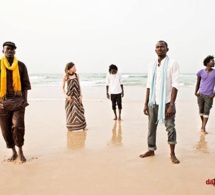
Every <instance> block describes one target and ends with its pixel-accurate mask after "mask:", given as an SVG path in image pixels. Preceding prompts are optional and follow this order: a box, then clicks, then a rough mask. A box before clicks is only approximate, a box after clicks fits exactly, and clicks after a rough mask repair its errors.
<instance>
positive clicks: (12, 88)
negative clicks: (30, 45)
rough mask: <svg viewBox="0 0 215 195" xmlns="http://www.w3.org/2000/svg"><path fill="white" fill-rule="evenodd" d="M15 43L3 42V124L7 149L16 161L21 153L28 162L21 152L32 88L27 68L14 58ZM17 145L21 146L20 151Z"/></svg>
mask: <svg viewBox="0 0 215 195" xmlns="http://www.w3.org/2000/svg"><path fill="white" fill-rule="evenodd" d="M15 50H16V45H15V44H14V43H13V42H9V41H8V42H5V43H4V44H3V50H2V52H3V54H4V56H3V57H2V59H1V60H0V126H1V130H2V135H3V137H4V140H5V142H6V145H7V147H8V148H11V149H12V152H13V153H12V156H11V157H10V158H9V159H8V160H9V161H14V160H16V158H17V157H18V156H19V159H20V161H21V162H25V161H26V159H25V156H24V154H23V151H22V146H23V145H24V134H25V122H24V114H25V107H26V106H27V105H28V103H27V90H30V89H31V84H30V81H29V77H28V71H27V68H26V66H25V64H24V63H22V62H20V61H18V60H17V59H16V57H15ZM15 146H17V147H18V148H19V150H18V154H17V151H16V148H15Z"/></svg>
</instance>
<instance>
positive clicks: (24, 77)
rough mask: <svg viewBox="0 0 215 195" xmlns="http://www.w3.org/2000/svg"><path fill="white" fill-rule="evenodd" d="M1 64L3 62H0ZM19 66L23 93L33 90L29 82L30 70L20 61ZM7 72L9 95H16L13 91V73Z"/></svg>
mask: <svg viewBox="0 0 215 195" xmlns="http://www.w3.org/2000/svg"><path fill="white" fill-rule="evenodd" d="M0 62H1V61H0ZM18 66H19V75H20V80H21V87H22V92H24V91H25V90H30V89H31V83H30V80H29V76H28V70H27V68H26V66H25V64H24V63H22V62H20V61H18ZM6 71H7V94H11V95H12V94H14V89H13V72H12V71H11V70H8V69H7V68H6ZM0 76H1V69H0Z"/></svg>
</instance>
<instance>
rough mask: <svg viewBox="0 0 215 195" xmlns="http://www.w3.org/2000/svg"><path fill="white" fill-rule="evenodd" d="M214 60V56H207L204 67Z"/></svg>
mask: <svg viewBox="0 0 215 195" xmlns="http://www.w3.org/2000/svg"><path fill="white" fill-rule="evenodd" d="M213 59H214V57H213V56H210V55H209V56H207V57H206V58H205V59H204V61H203V64H204V66H207V64H208V63H209V62H210V61H211V60H213Z"/></svg>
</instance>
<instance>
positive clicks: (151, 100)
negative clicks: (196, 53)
mask: <svg viewBox="0 0 215 195" xmlns="http://www.w3.org/2000/svg"><path fill="white" fill-rule="evenodd" d="M168 50H169V49H168V45H167V43H166V42H165V41H158V43H157V44H156V47H155V52H156V54H157V56H158V59H157V60H156V61H155V62H154V63H152V64H151V65H150V67H149V70H148V79H147V89H146V100H145V105H144V110H143V112H144V114H145V115H148V151H147V152H146V153H145V154H141V155H140V157H141V158H145V157H149V156H154V155H155V152H154V151H155V150H156V149H157V147H156V131H157V125H158V123H164V124H165V127H166V131H167V132H168V144H169V145H170V158H171V161H172V163H174V164H178V163H180V162H179V160H178V159H177V157H176V155H175V144H176V129H175V113H176V110H175V100H176V96H177V91H178V83H179V81H178V79H179V66H178V64H177V63H176V61H175V60H172V59H170V58H169V57H168V56H167V52H168Z"/></svg>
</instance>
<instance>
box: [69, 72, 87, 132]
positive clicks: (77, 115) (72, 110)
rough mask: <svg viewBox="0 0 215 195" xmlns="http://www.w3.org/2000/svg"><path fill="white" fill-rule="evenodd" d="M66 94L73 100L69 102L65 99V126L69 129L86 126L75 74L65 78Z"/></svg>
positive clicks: (79, 128)
mask: <svg viewBox="0 0 215 195" xmlns="http://www.w3.org/2000/svg"><path fill="white" fill-rule="evenodd" d="M67 95H68V96H70V97H71V99H72V100H73V101H72V102H69V101H68V100H67V99H66V102H65V110H66V127H67V129H68V130H70V131H75V130H81V129H84V128H85V127H86V120H85V117H84V107H83V104H82V103H81V102H80V101H79V97H80V84H79V80H78V78H77V74H75V78H73V79H68V80H67Z"/></svg>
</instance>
